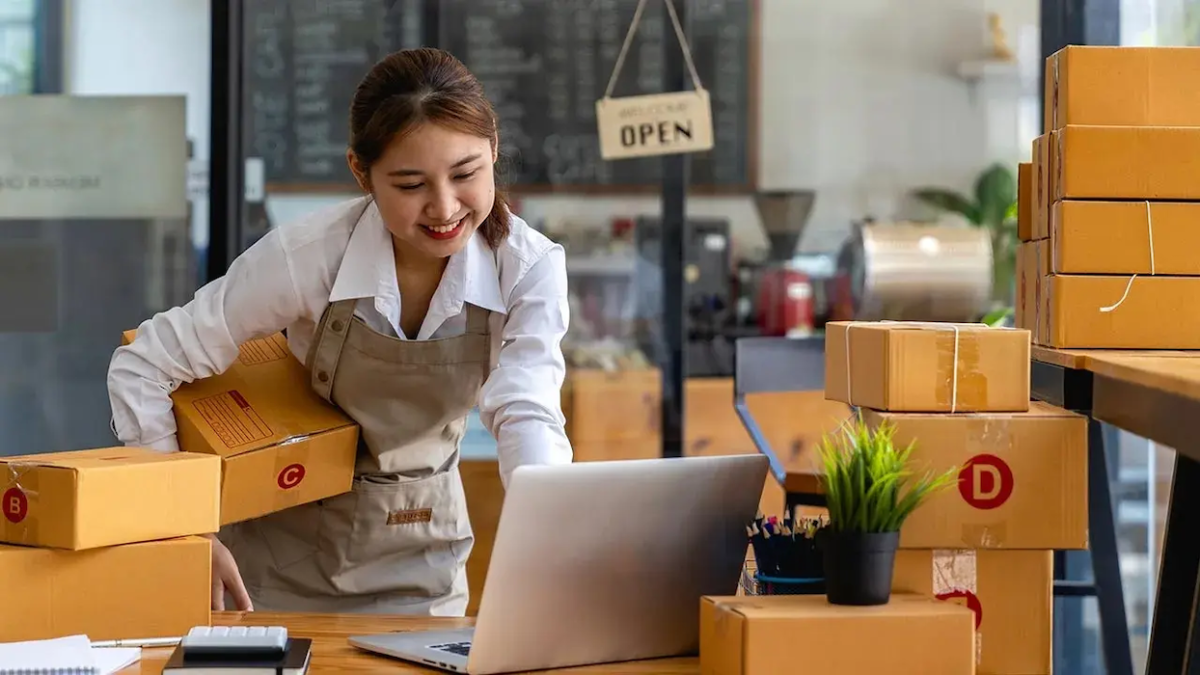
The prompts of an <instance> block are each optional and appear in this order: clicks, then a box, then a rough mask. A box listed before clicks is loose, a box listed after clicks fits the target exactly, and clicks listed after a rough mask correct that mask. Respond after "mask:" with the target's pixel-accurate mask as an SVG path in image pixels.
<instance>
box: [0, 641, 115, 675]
mask: <svg viewBox="0 0 1200 675" xmlns="http://www.w3.org/2000/svg"><path fill="white" fill-rule="evenodd" d="M94 666H95V661H94V660H93V658H92V641H91V640H89V639H88V638H87V636H86V635H71V636H68V637H62V638H54V639H52V640H30V641H28V642H9V643H6V644H0V673H4V672H18V673H19V672H22V671H35V672H51V673H52V672H55V671H56V670H64V671H65V670H69V669H72V668H83V669H86V668H91V667H94Z"/></svg>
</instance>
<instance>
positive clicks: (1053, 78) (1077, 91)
mask: <svg viewBox="0 0 1200 675" xmlns="http://www.w3.org/2000/svg"><path fill="white" fill-rule="evenodd" d="M1198 80H1200V51H1197V50H1196V49H1193V48H1191V47H1128V46H1123V47H1104V46H1075V45H1072V46H1068V47H1064V48H1063V49H1060V50H1059V51H1058V52H1055V53H1054V54H1053V55H1052V56H1051V57H1050V58H1048V59H1047V60H1046V102H1045V105H1046V110H1047V115H1046V123H1047V125H1048V128H1049V129H1061V128H1062V127H1064V126H1067V125H1075V124H1078V125H1088V126H1114V125H1115V126H1181V127H1187V126H1200V90H1197V89H1196V86H1195V83H1196V82H1197V81H1198Z"/></svg>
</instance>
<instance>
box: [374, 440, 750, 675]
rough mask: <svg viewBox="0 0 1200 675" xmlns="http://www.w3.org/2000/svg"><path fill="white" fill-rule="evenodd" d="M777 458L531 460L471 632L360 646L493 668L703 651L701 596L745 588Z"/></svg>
mask: <svg viewBox="0 0 1200 675" xmlns="http://www.w3.org/2000/svg"><path fill="white" fill-rule="evenodd" d="M766 475H767V458H766V457H765V456H763V455H758V454H754V455H731V456H712V457H682V458H665V459H642V460H621V461H607V462H579V463H573V464H564V465H535V466H521V467H518V468H517V469H516V470H515V471H514V472H513V474H512V477H511V478H510V479H509V484H508V490H507V493H506V496H505V500H504V506H503V508H502V510H501V514H500V524H499V527H498V529H497V531H496V542H495V546H494V548H493V550H492V558H491V562H490V564H489V566H488V573H487V582H486V584H485V588H484V592H483V596H482V597H481V598H480V603H479V614H478V616H477V617H476V621H475V625H474V627H471V628H463V629H455V630H444V631H415V632H404V633H386V634H382V635H364V636H356V637H352V638H350V644H352V645H354V646H355V647H357V648H359V649H363V650H366V651H370V652H373V653H376V654H382V655H386V656H391V657H395V658H398V659H404V660H406V661H412V662H415V663H420V664H423V665H425V666H433V667H434V668H438V669H441V670H444V671H450V672H457V673H471V674H479V675H485V674H488V673H511V672H516V671H525V670H542V669H548V668H565V667H569V666H581V665H590V664H598V663H613V662H617V661H632V660H638V659H649V658H657V657H667V656H679V655H685V654H695V653H697V652H698V651H699V644H700V597H701V596H703V595H733V594H734V593H735V592H736V591H737V587H738V581H739V578H740V576H741V571H742V566H743V564H744V562H745V559H746V547H747V538H746V525H747V524H748V523H749V522H750V521H752V520H753V519H754V516H755V514H756V513H757V512H758V505H759V497H760V496H761V494H762V490H763V482H764V481H765V479H766Z"/></svg>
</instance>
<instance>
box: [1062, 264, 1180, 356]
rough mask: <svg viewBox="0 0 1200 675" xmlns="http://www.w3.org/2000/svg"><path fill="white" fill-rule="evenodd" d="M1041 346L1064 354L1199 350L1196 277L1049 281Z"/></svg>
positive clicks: (1067, 277)
mask: <svg viewBox="0 0 1200 675" xmlns="http://www.w3.org/2000/svg"><path fill="white" fill-rule="evenodd" d="M1045 284H1046V287H1045V288H1044V289H1043V290H1044V291H1045V295H1046V297H1045V298H1044V302H1045V312H1046V315H1045V318H1046V321H1047V323H1048V325H1047V339H1046V342H1045V344H1046V345H1047V346H1050V347H1057V348H1063V349H1200V313H1198V312H1197V311H1196V300H1197V298H1200V277H1161V276H1137V277H1131V276H1099V275H1069V274H1068V275H1051V276H1049V277H1046V279H1045Z"/></svg>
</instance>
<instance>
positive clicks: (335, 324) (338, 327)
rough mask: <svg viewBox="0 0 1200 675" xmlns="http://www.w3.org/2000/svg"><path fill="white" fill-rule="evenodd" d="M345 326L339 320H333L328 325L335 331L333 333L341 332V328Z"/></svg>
mask: <svg viewBox="0 0 1200 675" xmlns="http://www.w3.org/2000/svg"><path fill="white" fill-rule="evenodd" d="M345 327H346V326H345V325H343V324H342V322H341V321H334V322H333V324H332V325H331V326H330V328H332V329H333V332H335V333H340V332H342V329H343V328H345Z"/></svg>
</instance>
